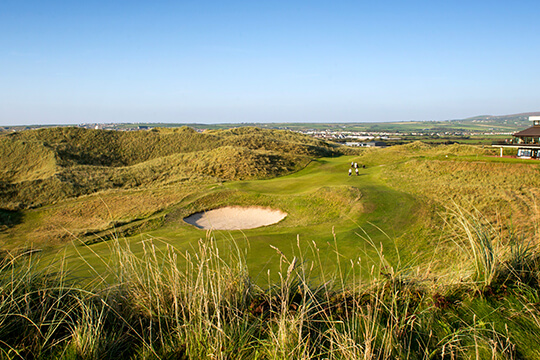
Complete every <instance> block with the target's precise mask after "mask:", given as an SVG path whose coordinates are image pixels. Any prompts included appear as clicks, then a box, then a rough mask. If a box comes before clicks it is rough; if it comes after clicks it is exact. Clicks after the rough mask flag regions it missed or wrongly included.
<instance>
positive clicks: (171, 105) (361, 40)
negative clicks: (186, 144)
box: [0, 0, 540, 125]
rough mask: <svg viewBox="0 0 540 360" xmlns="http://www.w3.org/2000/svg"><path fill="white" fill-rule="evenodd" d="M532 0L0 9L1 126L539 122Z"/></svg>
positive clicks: (39, 4) (277, 0)
mask: <svg viewBox="0 0 540 360" xmlns="http://www.w3.org/2000/svg"><path fill="white" fill-rule="evenodd" d="M538 14H540V2H538V1H520V0H515V1H475V0H469V1H461V0H457V1H445V2H441V1H379V2H377V3H375V2H366V1H339V2H335V3H334V2H331V1H317V0H314V1H297V0H290V1H281V0H274V1H271V2H270V1H268V2H266V1H236V0H231V1H205V0H201V1H154V2H150V1H115V0H110V1H91V0H89V1H85V2H82V1H55V0H50V1H33V0H32V1H23V0H17V1H12V0H3V1H2V2H0V34H1V35H0V125H17V124H63V123H73V124H76V123H85V122H90V123H94V122H178V123H192V122H199V123H216V122H366V121H401V120H446V119H456V118H464V117H468V116H474V115H481V114H494V115H500V114H511V113H519V112H527V111H540V86H539V84H540V81H538V80H539V79H540V46H539V42H540V41H539V40H540V21H538V19H537V17H538Z"/></svg>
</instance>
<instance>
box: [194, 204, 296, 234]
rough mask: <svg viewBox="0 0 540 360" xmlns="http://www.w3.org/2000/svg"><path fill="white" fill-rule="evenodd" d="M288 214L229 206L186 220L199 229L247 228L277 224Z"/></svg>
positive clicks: (197, 214)
mask: <svg viewBox="0 0 540 360" xmlns="http://www.w3.org/2000/svg"><path fill="white" fill-rule="evenodd" d="M286 216H287V213H284V212H282V211H280V210H272V209H265V208H260V207H249V208H243V207H235V206H228V207H224V208H220V209H215V210H210V211H206V212H200V213H196V214H193V215H190V216H188V217H186V218H184V221H185V222H187V223H188V224H191V225H194V226H196V227H198V228H199V229H214V230H245V229H254V228H258V227H261V226H266V225H271V224H275V223H277V222H279V221H281V220H283V219H284V218H285V217H286Z"/></svg>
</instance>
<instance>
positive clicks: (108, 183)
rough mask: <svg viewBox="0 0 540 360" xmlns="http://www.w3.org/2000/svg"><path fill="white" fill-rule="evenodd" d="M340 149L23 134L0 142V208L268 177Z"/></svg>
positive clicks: (250, 134)
mask: <svg viewBox="0 0 540 360" xmlns="http://www.w3.org/2000/svg"><path fill="white" fill-rule="evenodd" d="M340 151H341V150H339V149H337V148H335V147H332V146H330V145H329V144H327V143H324V142H322V141H318V140H314V139H312V138H309V137H306V136H303V135H300V134H296V133H290V132H284V131H276V130H261V129H257V128H242V129H235V130H226V131H210V132H205V133H197V132H196V131H195V130H193V129H190V128H181V129H175V130H152V131H148V132H143V131H138V132H119V131H102V130H86V129H79V128H52V129H41V130H36V131H23V132H19V133H13V134H7V135H4V136H1V137H0V156H2V158H3V159H6V161H3V162H2V164H1V165H0V175H1V179H2V180H1V181H0V208H4V209H10V210H14V209H21V208H29V207H36V206H42V205H46V204H50V203H53V202H56V201H58V200H61V199H66V198H70V197H77V196H81V195H86V194H91V193H95V192H98V191H102V190H107V189H115V188H123V189H130V188H136V187H140V186H157V185H163V184H167V183H174V182H186V181H190V180H196V181H201V179H204V178H206V179H211V180H212V181H221V180H240V179H256V178H269V177H275V176H279V175H283V174H287V173H290V172H292V171H297V170H298V169H300V168H302V167H304V166H305V165H306V164H307V163H308V162H309V161H310V160H311V159H312V158H314V157H320V156H333V155H339V154H341V153H340Z"/></svg>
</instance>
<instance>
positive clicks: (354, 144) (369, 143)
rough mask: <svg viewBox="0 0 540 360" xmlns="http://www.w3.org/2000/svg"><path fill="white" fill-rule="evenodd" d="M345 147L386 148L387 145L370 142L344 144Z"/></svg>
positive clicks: (379, 142)
mask: <svg viewBox="0 0 540 360" xmlns="http://www.w3.org/2000/svg"><path fill="white" fill-rule="evenodd" d="M345 145H346V146H359V147H386V146H388V144H386V143H385V142H382V141H370V142H346V143H345Z"/></svg>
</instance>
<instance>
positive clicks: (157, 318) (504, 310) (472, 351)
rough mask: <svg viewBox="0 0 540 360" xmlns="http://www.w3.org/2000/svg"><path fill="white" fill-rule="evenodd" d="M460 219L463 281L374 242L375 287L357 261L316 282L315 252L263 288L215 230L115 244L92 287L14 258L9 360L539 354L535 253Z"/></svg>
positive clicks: (5, 265) (1, 286) (0, 290)
mask: <svg viewBox="0 0 540 360" xmlns="http://www.w3.org/2000/svg"><path fill="white" fill-rule="evenodd" d="M460 211H461V212H460ZM453 215H454V216H456V217H457V222H456V223H457V224H461V226H462V230H463V231H464V233H465V236H464V237H462V238H461V239H459V238H454V241H455V244H456V245H458V244H459V248H460V249H461V250H462V251H463V259H464V262H463V267H462V269H461V271H460V272H459V273H458V274H457V275H455V276H454V277H443V276H439V277H436V276H434V275H431V274H430V273H429V272H427V271H426V272H425V273H424V272H422V271H419V270H417V271H414V269H410V268H406V267H404V266H402V265H401V264H399V263H396V264H392V263H390V262H389V261H388V260H387V259H386V257H385V253H384V249H381V248H379V247H378V245H377V244H375V243H373V242H371V244H372V246H373V247H375V248H376V249H377V251H376V253H377V254H378V258H376V259H369V261H371V262H372V264H373V265H372V272H371V274H372V275H371V277H370V278H368V279H366V278H365V276H360V273H361V271H360V262H361V260H360V259H359V260H358V261H356V262H355V261H351V262H350V264H349V265H347V266H343V267H340V268H338V270H337V271H336V273H335V274H333V275H332V274H330V275H328V274H326V275H324V276H323V275H319V276H317V277H315V276H313V275H312V274H314V271H315V269H316V268H317V267H320V266H322V265H321V262H320V260H319V259H320V250H319V249H318V248H317V246H316V245H315V244H314V245H313V246H312V247H311V248H310V249H309V250H308V251H302V250H301V248H300V246H298V249H297V252H296V256H293V257H292V258H290V257H287V256H286V255H285V254H283V253H282V252H281V251H280V249H277V248H276V249H274V250H275V251H276V253H277V254H278V258H279V260H278V261H279V269H280V270H279V274H278V275H279V276H278V278H279V281H277V282H274V283H272V282H269V283H268V284H267V285H265V286H258V285H256V284H255V283H254V282H252V281H251V278H250V273H249V269H248V268H247V266H246V262H245V259H244V254H245V252H244V249H241V248H239V247H238V246H237V245H236V243H235V242H234V241H232V240H231V241H220V242H219V243H218V242H217V241H216V240H215V239H214V237H213V234H212V233H208V236H207V237H206V238H205V239H201V240H200V241H199V242H198V244H197V245H196V247H195V248H193V249H191V250H190V251H186V252H184V253H179V252H178V251H176V250H175V249H174V248H172V247H171V246H168V247H166V249H165V250H163V251H160V250H158V247H156V246H155V243H156V241H159V240H157V239H153V238H147V239H146V240H144V241H143V242H142V249H143V250H142V253H135V252H134V251H133V250H132V249H131V247H130V245H129V243H128V242H127V241H123V240H121V239H116V240H113V241H110V242H109V246H110V252H111V257H110V258H107V259H105V258H100V261H103V262H104V264H105V267H106V268H107V271H105V272H100V273H98V272H96V273H95V274H94V275H95V276H94V279H75V278H72V277H70V274H69V272H67V271H66V266H65V264H63V263H62V262H60V263H59V264H51V265H48V266H45V265H44V264H40V263H39V261H40V260H39V254H35V253H31V254H25V253H21V254H18V255H10V254H9V253H6V254H5V256H4V258H3V261H2V265H1V267H0V358H1V359H57V358H58V359H60V358H61V359H113V358H114V359H536V358H538V356H539V350H538V349H539V348H540V347H539V346H540V344H539V340H538V334H540V307H539V306H538V303H539V299H540V295H539V289H540V287H539V279H540V275H539V274H540V261H539V260H538V259H539V256H538V250H537V245H536V246H533V245H532V244H531V245H530V246H528V247H523V246H519V247H517V246H516V245H515V244H513V243H512V242H503V241H501V239H499V238H497V237H496V236H495V237H494V236H493V232H492V231H491V230H490V228H489V224H488V225H487V226H488V227H485V226H484V225H482V224H481V221H478V219H477V218H475V214H474V213H465V212H463V211H462V210H460V209H459V208H458V210H457V211H455V212H454V213H453ZM483 226H484V227H483ZM484 237H489V239H484ZM365 240H366V241H368V242H370V238H369V236H367V235H366V239H365ZM489 242H491V244H490V243H489ZM218 244H219V245H218ZM337 244H338V239H335V242H334V245H333V248H334V251H335V256H336V257H340V256H341V254H340V253H339V249H338V245H337ZM96 256H97V255H96ZM83 260H85V259H83ZM88 263H90V262H88ZM338 263H340V262H339V261H338ZM319 274H321V272H319ZM269 278H270V277H269Z"/></svg>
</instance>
